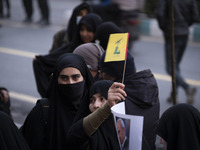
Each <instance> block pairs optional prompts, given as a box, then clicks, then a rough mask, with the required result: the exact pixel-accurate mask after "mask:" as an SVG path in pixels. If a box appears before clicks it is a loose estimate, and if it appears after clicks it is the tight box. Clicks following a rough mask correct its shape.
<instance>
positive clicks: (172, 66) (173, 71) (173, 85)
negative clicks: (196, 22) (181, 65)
mask: <svg viewBox="0 0 200 150" xmlns="http://www.w3.org/2000/svg"><path fill="white" fill-rule="evenodd" d="M170 3H171V7H170V14H171V68H172V74H171V76H172V87H173V91H172V92H173V93H172V94H173V104H174V105H176V102H177V100H176V80H175V59H174V3H173V0H170Z"/></svg>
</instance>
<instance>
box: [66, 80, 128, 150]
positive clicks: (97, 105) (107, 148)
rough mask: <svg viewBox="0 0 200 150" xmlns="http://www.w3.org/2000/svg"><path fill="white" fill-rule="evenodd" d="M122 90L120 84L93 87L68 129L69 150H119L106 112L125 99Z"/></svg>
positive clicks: (110, 117) (122, 86) (105, 81)
mask: <svg viewBox="0 0 200 150" xmlns="http://www.w3.org/2000/svg"><path fill="white" fill-rule="evenodd" d="M116 87H118V88H116ZM123 89H124V85H123V84H122V83H117V82H115V83H113V82H112V81H109V80H100V81H96V82H95V83H93V85H92V86H91V88H90V94H89V95H90V99H88V101H84V103H82V104H81V106H80V109H79V111H78V113H77V115H76V119H75V123H74V124H73V125H72V127H71V128H70V129H69V132H68V143H69V145H70V150H74V149H76V150H86V149H87V148H89V149H91V150H120V146H119V141H118V138H117V133H116V128H115V124H114V119H113V115H112V114H111V110H110V108H111V107H112V106H113V105H115V104H116V103H117V102H118V101H121V100H125V96H127V95H126V92H125V91H124V90H123ZM85 112H88V114H85Z"/></svg>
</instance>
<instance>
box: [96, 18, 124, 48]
mask: <svg viewBox="0 0 200 150" xmlns="http://www.w3.org/2000/svg"><path fill="white" fill-rule="evenodd" d="M113 33H122V30H121V29H120V28H119V27H118V26H117V25H116V24H114V23H113V22H111V21H107V22H103V23H102V24H101V25H99V26H98V28H97V31H96V33H95V38H96V40H98V41H99V44H100V45H101V46H102V47H103V49H104V50H106V49H107V45H108V40H109V37H110V34H113Z"/></svg>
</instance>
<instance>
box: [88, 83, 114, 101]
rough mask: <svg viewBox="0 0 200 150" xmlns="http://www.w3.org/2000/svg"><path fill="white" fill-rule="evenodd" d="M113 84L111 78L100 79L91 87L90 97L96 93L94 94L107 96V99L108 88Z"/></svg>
mask: <svg viewBox="0 0 200 150" xmlns="http://www.w3.org/2000/svg"><path fill="white" fill-rule="evenodd" d="M112 84H113V82H112V81H110V80H100V81H96V82H95V83H93V84H92V86H91V88H90V92H89V93H90V98H91V97H92V96H93V95H94V94H97V93H99V94H101V96H103V97H105V99H107V97H108V89H109V88H110V87H111V85H112Z"/></svg>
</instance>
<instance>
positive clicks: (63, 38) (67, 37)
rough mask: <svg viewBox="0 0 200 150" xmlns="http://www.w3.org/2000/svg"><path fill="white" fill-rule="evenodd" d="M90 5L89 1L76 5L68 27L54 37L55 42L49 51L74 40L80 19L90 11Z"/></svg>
mask: <svg viewBox="0 0 200 150" xmlns="http://www.w3.org/2000/svg"><path fill="white" fill-rule="evenodd" d="M90 12H91V9H90V5H89V4H87V3H81V4H79V5H78V6H76V7H75V8H74V10H73V12H72V15H71V17H70V19H69V23H68V26H67V28H66V29H62V30H60V31H58V32H57V33H56V34H55V35H54V37H53V44H52V47H51V49H50V50H49V52H52V51H53V50H55V49H56V48H58V47H61V46H63V45H65V44H67V43H69V42H71V41H72V39H73V36H74V33H76V30H77V26H78V23H79V21H80V19H81V18H82V17H83V16H85V15H86V14H88V13H90Z"/></svg>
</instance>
